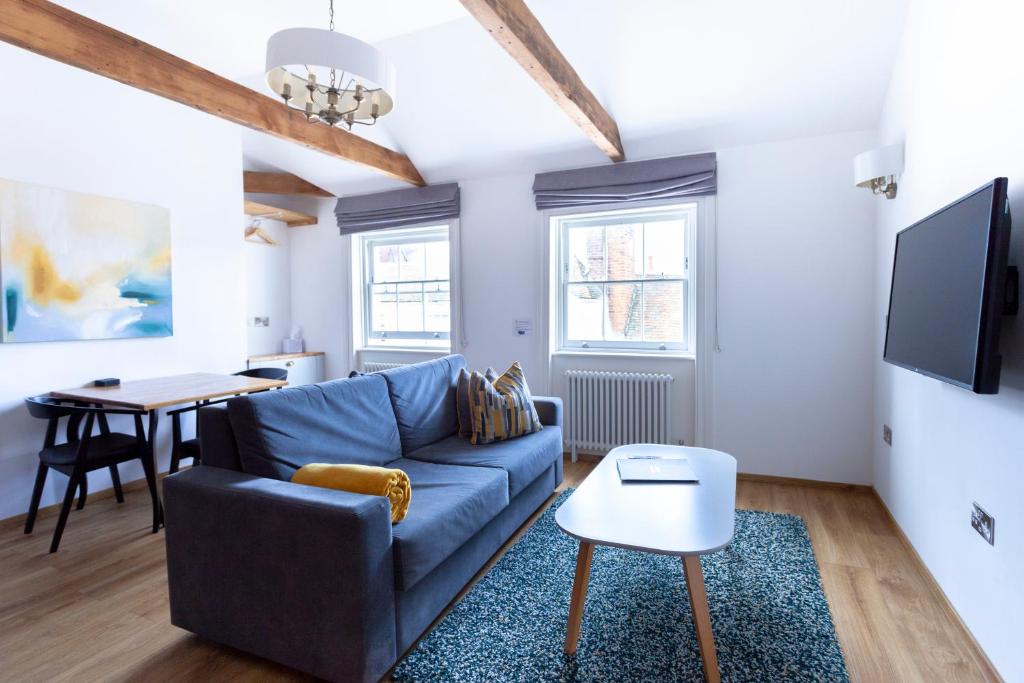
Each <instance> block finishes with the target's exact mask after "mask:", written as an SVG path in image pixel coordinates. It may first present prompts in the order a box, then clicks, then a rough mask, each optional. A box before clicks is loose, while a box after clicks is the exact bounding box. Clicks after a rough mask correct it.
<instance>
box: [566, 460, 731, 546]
mask: <svg viewBox="0 0 1024 683" xmlns="http://www.w3.org/2000/svg"><path fill="white" fill-rule="evenodd" d="M631 455H645V456H658V457H676V458H686V459H687V460H688V461H689V464H690V467H691V469H692V470H693V472H694V474H695V475H696V476H697V478H698V479H699V480H700V483H699V484H677V483H668V482H656V483H652V482H631V483H623V482H622V481H621V480H620V479H619V472H618V468H617V466H616V464H615V461H616V460H617V459H618V458H626V457H629V456H631ZM735 508H736V459H735V458H733V457H732V456H731V455H728V454H726V453H722V452H720V451H713V450H709V449H707V448H688V447H683V446H662V445H656V444H638V445H633V446H619V447H618V448H615V449H613V450H612V451H610V452H609V453H608V455H606V456H604V458H603V459H602V461H601V464H599V465H598V466H597V467H595V468H594V471H593V472H591V473H590V475H589V476H588V477H587V478H586V479H585V480H584V481H583V483H582V484H580V485H579V487H578V488H577V489H576V490H575V491H574V492H573V494H572V495H571V496H569V500H567V501H565V503H563V504H562V506H561V507H560V508H558V512H556V513H555V521H556V522H557V524H558V526H559V527H560V528H561V529H562V531H564V532H566V533H567V534H569V535H570V536H573V537H575V538H578V539H579V540H581V541H585V542H589V543H596V544H598V545H613V546H617V547H620V548H629V549H632V550H642V551H646V552H652V553H661V554H664V555H700V554H703V553H710V552H714V551H715V550H718V549H720V548H723V547H725V546H726V545H728V544H729V542H730V541H732V535H733V527H734V523H735Z"/></svg>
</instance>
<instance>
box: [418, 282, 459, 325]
mask: <svg viewBox="0 0 1024 683" xmlns="http://www.w3.org/2000/svg"><path fill="white" fill-rule="evenodd" d="M424 290H425V294H424V295H425V297H426V303H425V306H426V308H425V311H426V321H425V327H426V330H427V332H448V331H450V330H451V327H452V324H451V306H450V304H449V301H450V296H449V291H448V283H447V282H434V283H430V284H427V285H424Z"/></svg>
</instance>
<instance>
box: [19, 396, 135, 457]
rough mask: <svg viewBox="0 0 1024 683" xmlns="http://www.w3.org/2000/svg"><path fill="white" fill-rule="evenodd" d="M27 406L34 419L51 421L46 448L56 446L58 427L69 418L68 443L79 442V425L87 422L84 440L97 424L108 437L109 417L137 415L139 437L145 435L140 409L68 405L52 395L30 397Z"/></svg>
mask: <svg viewBox="0 0 1024 683" xmlns="http://www.w3.org/2000/svg"><path fill="white" fill-rule="evenodd" d="M25 407H26V408H28V413H29V415H31V416H32V417H38V418H40V419H42V420H48V421H49V425H48V426H47V429H46V441H45V444H44V445H45V447H50V446H53V445H55V443H56V440H57V424H58V423H59V422H60V419H61V418H62V417H68V424H67V440H68V442H69V443H71V442H76V441H78V440H79V426H80V425H81V424H82V420H83V419H84V420H85V428H84V429H82V431H81V435H82V437H87V436H89V435H91V434H92V428H93V424H94V423H99V426H100V433H101V434H109V433H110V427H109V426H108V424H107V415H111V414H117V415H134V416H135V431H136V435H137V436H138V435H139V434H141V433H142V415H143V414H144V412H143V411H141V410H128V409H127V408H102V407H97V406H90V405H84V404H82V403H75V402H68V401H66V400H61V399H59V398H54V397H52V396H45V395H43V396H29V397H28V398H26V399H25Z"/></svg>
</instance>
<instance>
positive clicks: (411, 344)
mask: <svg viewBox="0 0 1024 683" xmlns="http://www.w3.org/2000/svg"><path fill="white" fill-rule="evenodd" d="M357 237H358V242H359V244H358V250H357V253H358V255H359V260H360V269H359V281H358V283H357V287H356V288H355V291H357V292H358V296H359V301H358V306H359V309H360V311H361V321H360V322H361V327H362V334H361V339H360V347H361V348H362V349H364V350H366V351H388V350H406V351H410V350H411V351H427V352H439V353H447V352H450V350H451V348H452V347H453V340H452V338H453V336H454V330H455V329H456V313H457V311H456V307H455V301H456V298H455V297H456V294H455V288H456V273H457V266H456V259H455V244H456V240H457V235H456V222H455V220H448V221H441V222H437V221H431V222H429V223H425V224H421V225H413V226H403V227H400V228H392V229H387V230H374V231H372V232H364V233H360V234H358V235H357ZM441 241H445V242H447V243H448V279H447V280H428V279H422V280H409V281H408V282H407V283H403V282H400V281H396V282H393V283H379V282H374V281H373V279H372V278H373V267H374V262H373V248H374V247H375V246H382V245H388V244H403V243H410V242H423V243H427V242H441ZM432 282H447V283H448V311H449V315H448V330H447V331H446V332H438V331H423V332H387V333H385V334H384V335H383V336H379V337H378V336H375V335H374V334H373V325H372V321H373V297H372V293H373V287H374V285H380V284H394V285H401V284H420V286H421V288H422V286H423V285H424V284H428V283H432ZM421 291H422V289H421ZM396 294H397V291H396ZM423 296H424V299H423V304H422V305H423V306H424V314H425V312H426V298H425V297H426V292H423ZM381 339H386V340H388V342H383V343H382V342H381ZM392 340H393V341H394V342H395V343H393V344H392V343H389V342H390V341H392ZM431 342H435V343H431ZM436 342H442V343H436Z"/></svg>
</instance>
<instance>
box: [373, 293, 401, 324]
mask: <svg viewBox="0 0 1024 683" xmlns="http://www.w3.org/2000/svg"><path fill="white" fill-rule="evenodd" d="M372 289H373V291H372V293H371V300H370V328H371V332H372V333H373V334H374V335H377V334H379V333H380V332H394V331H396V330H397V329H398V309H397V308H396V303H397V301H398V296H397V289H396V287H395V285H373V288H372Z"/></svg>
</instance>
